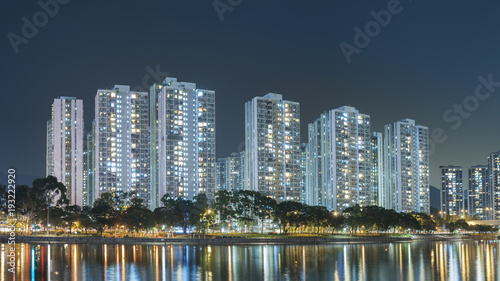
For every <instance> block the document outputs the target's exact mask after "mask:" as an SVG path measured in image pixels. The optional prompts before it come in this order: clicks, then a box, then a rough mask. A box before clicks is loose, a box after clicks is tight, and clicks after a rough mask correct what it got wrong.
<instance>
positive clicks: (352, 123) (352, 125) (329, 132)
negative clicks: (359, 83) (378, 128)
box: [306, 106, 375, 211]
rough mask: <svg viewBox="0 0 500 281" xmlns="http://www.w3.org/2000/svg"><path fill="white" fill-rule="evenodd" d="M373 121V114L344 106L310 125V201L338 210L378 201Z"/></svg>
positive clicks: (322, 115) (308, 180) (308, 191)
mask: <svg viewBox="0 0 500 281" xmlns="http://www.w3.org/2000/svg"><path fill="white" fill-rule="evenodd" d="M370 123H371V122H370V116H369V115H366V114H362V113H359V111H358V110H356V109H355V108H354V107H350V106H343V107H340V108H338V109H333V110H330V111H329V112H325V113H323V114H321V116H320V117H319V118H318V119H317V120H316V121H314V122H313V123H311V124H309V144H308V146H309V148H308V150H309V152H308V155H309V156H308V159H307V162H308V164H307V166H308V168H307V169H308V171H307V175H308V179H307V180H306V181H307V188H306V193H307V194H308V195H307V196H309V197H310V198H311V199H308V200H307V201H308V204H311V205H320V206H325V207H327V208H328V209H330V210H335V211H342V210H345V209H346V208H349V207H351V206H354V205H356V204H359V205H361V206H368V205H373V204H375V202H374V198H373V196H372V181H371V174H372V137H371V131H370V126H371V125H370ZM307 196H306V197H307Z"/></svg>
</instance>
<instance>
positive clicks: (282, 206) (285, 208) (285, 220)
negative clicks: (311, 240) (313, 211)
mask: <svg viewBox="0 0 500 281" xmlns="http://www.w3.org/2000/svg"><path fill="white" fill-rule="evenodd" d="M303 207H304V205H303V204H302V203H300V202H296V201H283V202H281V203H279V204H277V205H276V209H275V212H274V214H275V218H276V219H278V220H279V224H280V227H281V228H282V231H283V233H287V232H288V228H289V227H290V226H295V227H297V226H299V225H300V223H301V212H302V209H303Z"/></svg>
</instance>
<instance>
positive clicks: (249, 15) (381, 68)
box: [0, 0, 500, 186]
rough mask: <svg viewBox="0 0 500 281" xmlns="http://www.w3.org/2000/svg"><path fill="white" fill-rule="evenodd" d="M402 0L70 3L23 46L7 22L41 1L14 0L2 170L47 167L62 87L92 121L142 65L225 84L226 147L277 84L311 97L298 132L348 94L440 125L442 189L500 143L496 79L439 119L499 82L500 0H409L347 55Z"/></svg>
mask: <svg viewBox="0 0 500 281" xmlns="http://www.w3.org/2000/svg"><path fill="white" fill-rule="evenodd" d="M42 1H44V0H42ZM60 1H61V2H63V1H62V0H60ZM65 1H68V0H65ZM392 1H393V0H391V1H386V0H384V1H379V0H377V1H373V0H372V1H368V0H366V1H353V0H342V1H326V0H324V1H290V0H289V1H278V0H267V1H260V0H253V1H250V0H242V2H241V4H239V5H237V6H236V7H234V9H233V11H232V12H226V13H224V20H223V21H221V20H220V19H219V16H218V14H217V12H216V11H215V9H214V7H213V5H212V1H211V0H204V1H201V0H183V1H180V0H164V1H159V0H143V1H139V0H122V1H81V0H70V1H69V3H67V4H65V5H60V10H59V11H58V12H57V13H56V14H55V16H54V17H50V18H49V20H48V22H47V24H46V25H44V26H43V27H41V28H39V30H38V32H37V33H36V34H35V35H34V36H33V38H28V39H27V43H26V44H24V43H21V44H20V45H19V46H18V48H19V52H18V53H17V54H16V53H15V52H14V48H13V47H12V45H11V43H10V41H9V38H8V34H9V32H12V33H15V34H17V35H19V36H22V27H23V21H22V20H21V19H22V18H23V17H26V18H27V19H28V20H29V21H30V22H33V15H34V14H36V13H37V12H38V11H42V8H41V7H40V6H39V4H37V2H36V1H18V0H4V1H2V3H1V4H0V5H1V7H0V21H1V23H2V24H1V33H0V34H2V36H3V39H2V40H1V44H0V51H1V56H2V60H1V62H2V63H1V64H0V69H1V73H2V77H3V79H2V92H3V94H2V97H3V99H2V105H3V107H2V110H1V120H2V124H3V126H2V128H3V131H2V138H1V140H0V149H1V150H0V169H1V170H2V171H6V169H7V168H8V167H15V168H17V170H18V174H22V175H33V176H44V174H45V133H46V132H45V130H46V128H45V126H46V121H47V120H48V119H49V118H50V106H51V103H52V101H53V99H54V98H55V97H58V96H76V97H79V98H82V99H83V100H84V105H85V121H86V128H87V130H88V129H89V128H90V122H91V120H92V118H93V114H94V102H93V99H94V96H95V93H96V90H97V89H98V88H106V87H112V86H113V85H115V84H129V85H131V86H132V87H134V86H140V85H142V84H143V83H142V79H143V78H144V77H145V76H146V75H148V72H147V71H146V69H145V68H146V67H147V66H150V67H151V68H155V67H156V66H157V65H158V66H159V67H160V69H161V71H162V72H168V73H170V75H171V76H174V77H177V78H178V79H179V80H181V81H189V82H195V83H197V85H198V86H199V87H201V88H208V89H213V90H215V91H216V97H217V155H218V157H225V156H228V155H229V154H230V153H231V152H233V151H238V150H240V149H242V147H241V146H240V143H241V142H242V141H243V138H244V124H243V122H244V114H243V112H244V111H243V109H244V103H245V102H246V101H248V100H250V99H251V98H252V97H254V96H262V95H265V94H266V93H268V92H278V93H281V94H283V95H284V97H285V98H286V99H289V100H294V101H298V102H300V103H301V111H302V117H301V122H302V141H306V137H307V124H308V123H310V122H312V121H313V120H314V119H316V118H317V117H318V116H319V114H320V113H321V112H323V111H325V110H330V109H333V108H337V107H340V106H342V105H351V106H354V107H356V108H358V109H359V110H360V111H361V112H363V113H366V114H370V115H371V116H372V122H373V123H372V130H374V131H381V130H382V129H383V125H385V124H387V123H392V122H394V121H397V120H399V119H403V118H413V119H415V120H416V121H417V123H419V124H422V125H426V126H429V127H430V129H431V130H434V129H436V128H441V129H443V131H444V133H445V134H446V136H447V140H446V141H445V142H444V143H442V144H438V145H437V146H436V150H435V152H434V153H433V154H432V155H431V176H432V178H431V183H432V184H433V185H437V186H439V177H438V175H439V166H440V165H444V164H455V165H464V166H468V165H475V164H481V163H484V162H485V161H486V155H487V153H488V152H491V151H496V150H499V149H500V131H499V115H500V111H499V110H498V105H499V102H500V87H498V90H497V91H496V92H494V93H492V94H491V96H490V97H489V98H487V99H486V100H483V101H480V103H479V104H478V105H475V104H473V103H471V104H469V108H474V106H476V107H477V109H475V108H474V109H475V110H474V111H473V112H471V113H470V116H468V118H467V119H465V118H462V117H461V119H463V123H462V124H461V125H460V126H457V128H456V129H455V130H454V129H453V128H452V125H456V123H455V122H456V121H453V122H446V120H444V119H443V114H444V113H445V112H446V111H447V110H448V109H453V105H454V104H462V103H463V102H464V100H465V99H466V98H467V97H468V96H470V95H473V94H474V92H475V89H476V86H477V85H478V83H479V82H478V79H477V77H478V76H479V75H482V76H484V77H485V78H487V77H488V75H490V74H491V76H492V80H494V81H500V55H499V52H500V16H499V14H500V3H498V1H474V2H471V1H451V0H445V1H429V0H413V1H410V0H402V1H401V2H400V4H399V6H398V7H399V9H401V8H402V11H401V12H400V13H398V14H394V15H392V17H391V22H390V23H389V24H388V25H387V26H386V27H382V28H381V30H380V32H379V34H378V35H377V36H375V37H373V38H371V41H370V42H369V44H368V45H367V46H366V47H365V48H362V49H360V53H359V54H354V55H352V57H351V59H352V62H351V63H350V64H349V63H347V61H346V59H345V57H344V55H343V54H342V51H341V49H340V47H339V45H340V43H341V42H345V43H348V44H351V45H352V44H354V36H355V31H354V28H355V27H356V26H357V27H360V28H361V29H364V28H365V25H366V24H367V23H368V22H370V21H372V20H373V16H372V15H371V14H370V11H371V10H375V11H380V10H382V9H387V6H388V4H389V3H392ZM220 2H223V3H228V1H227V0H220ZM231 2H232V3H238V1H236V0H232V1H231ZM392 4H394V3H392ZM39 15H40V13H39ZM40 19H42V20H43V18H40ZM25 42H26V41H25ZM150 82H152V80H150ZM483 91H484V89H483ZM467 100H468V101H472V102H473V101H474V100H473V99H471V98H468V99H467ZM453 116H458V115H456V114H455V113H452V114H451V115H450V116H449V117H450V118H451V117H453ZM453 118H457V117H453Z"/></svg>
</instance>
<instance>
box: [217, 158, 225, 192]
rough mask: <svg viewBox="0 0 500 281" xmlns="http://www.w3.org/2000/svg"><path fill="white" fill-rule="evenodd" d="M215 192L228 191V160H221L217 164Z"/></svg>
mask: <svg viewBox="0 0 500 281" xmlns="http://www.w3.org/2000/svg"><path fill="white" fill-rule="evenodd" d="M215 190H216V192H217V191H219V190H227V169H226V158H219V159H217V162H215Z"/></svg>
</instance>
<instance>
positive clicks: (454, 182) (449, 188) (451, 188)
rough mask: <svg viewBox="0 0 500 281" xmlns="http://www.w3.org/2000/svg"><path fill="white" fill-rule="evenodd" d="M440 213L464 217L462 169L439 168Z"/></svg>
mask: <svg viewBox="0 0 500 281" xmlns="http://www.w3.org/2000/svg"><path fill="white" fill-rule="evenodd" d="M439 168H440V169H441V211H442V212H443V214H446V215H451V216H465V215H467V213H466V212H465V210H466V206H465V194H464V191H465V190H464V183H463V168H462V167H458V166H441V167H439Z"/></svg>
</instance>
